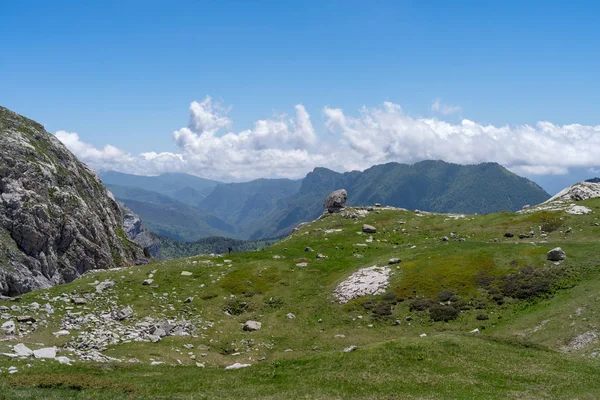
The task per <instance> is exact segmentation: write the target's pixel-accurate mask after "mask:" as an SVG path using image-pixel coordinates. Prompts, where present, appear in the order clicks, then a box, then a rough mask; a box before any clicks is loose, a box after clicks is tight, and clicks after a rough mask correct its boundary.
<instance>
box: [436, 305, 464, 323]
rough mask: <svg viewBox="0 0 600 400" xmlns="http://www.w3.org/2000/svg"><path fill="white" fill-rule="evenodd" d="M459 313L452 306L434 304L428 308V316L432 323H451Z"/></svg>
mask: <svg viewBox="0 0 600 400" xmlns="http://www.w3.org/2000/svg"><path fill="white" fill-rule="evenodd" d="M458 313H459V311H458V310H457V309H456V308H454V307H453V306H446V305H442V304H435V305H433V306H431V307H430V308H429V316H430V317H431V319H432V320H433V321H444V322H447V321H451V320H454V319H456V317H458Z"/></svg>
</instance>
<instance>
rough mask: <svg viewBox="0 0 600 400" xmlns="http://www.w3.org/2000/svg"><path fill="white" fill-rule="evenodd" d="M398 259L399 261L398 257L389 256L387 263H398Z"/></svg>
mask: <svg viewBox="0 0 600 400" xmlns="http://www.w3.org/2000/svg"><path fill="white" fill-rule="evenodd" d="M400 261H401V260H400V259H399V258H390V260H389V261H388V263H389V264H390V265H392V264H399V263H400Z"/></svg>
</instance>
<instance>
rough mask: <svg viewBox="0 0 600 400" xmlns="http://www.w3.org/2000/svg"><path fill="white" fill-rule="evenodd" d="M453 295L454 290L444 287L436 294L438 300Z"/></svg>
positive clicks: (445, 299)
mask: <svg viewBox="0 0 600 400" xmlns="http://www.w3.org/2000/svg"><path fill="white" fill-rule="evenodd" d="M454 295H455V293H454V291H452V290H450V289H444V290H442V291H441V292H439V293H438V294H437V295H436V296H437V298H438V300H439V301H448V300H450V299H451V298H452V296H454Z"/></svg>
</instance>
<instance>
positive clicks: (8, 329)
mask: <svg viewBox="0 0 600 400" xmlns="http://www.w3.org/2000/svg"><path fill="white" fill-rule="evenodd" d="M0 329H2V330H3V331H4V332H5V333H6V334H7V335H14V334H15V333H16V326H15V321H13V320H10V321H6V322H5V323H3V324H2V326H0Z"/></svg>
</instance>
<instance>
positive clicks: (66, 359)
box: [56, 356, 71, 365]
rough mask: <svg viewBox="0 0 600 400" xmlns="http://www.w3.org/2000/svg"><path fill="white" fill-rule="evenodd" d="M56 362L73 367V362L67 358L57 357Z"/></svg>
mask: <svg viewBox="0 0 600 400" xmlns="http://www.w3.org/2000/svg"><path fill="white" fill-rule="evenodd" d="M56 361H58V362H59V363H61V364H66V365H71V360H70V359H69V357H65V356H60V357H56Z"/></svg>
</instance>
